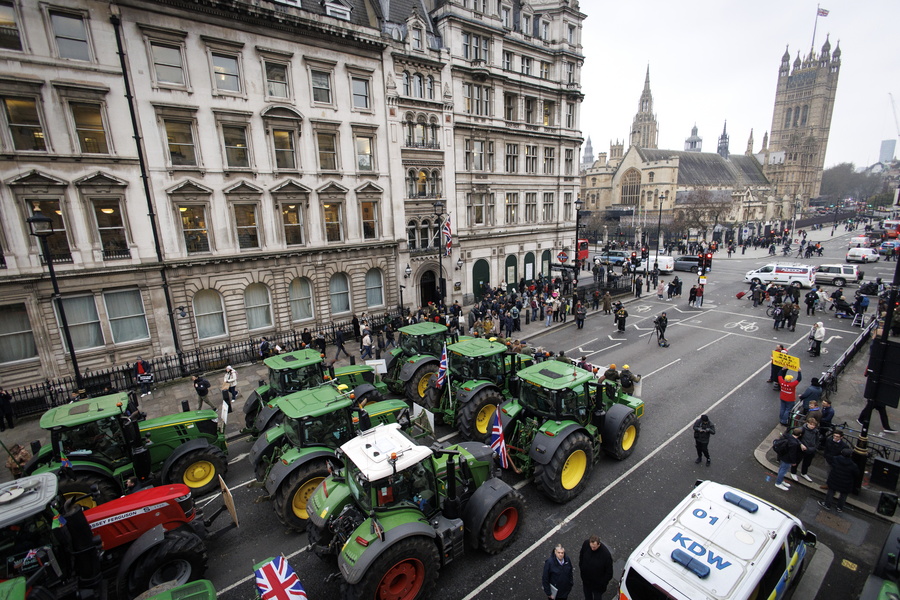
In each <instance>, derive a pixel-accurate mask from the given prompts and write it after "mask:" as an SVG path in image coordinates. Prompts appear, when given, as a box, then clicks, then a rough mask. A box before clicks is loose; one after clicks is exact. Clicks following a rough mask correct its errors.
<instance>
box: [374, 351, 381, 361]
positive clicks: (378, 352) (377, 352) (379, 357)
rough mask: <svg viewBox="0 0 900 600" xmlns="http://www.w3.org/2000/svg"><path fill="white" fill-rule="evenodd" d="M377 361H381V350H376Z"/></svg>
mask: <svg viewBox="0 0 900 600" xmlns="http://www.w3.org/2000/svg"><path fill="white" fill-rule="evenodd" d="M375 360H381V348H375Z"/></svg>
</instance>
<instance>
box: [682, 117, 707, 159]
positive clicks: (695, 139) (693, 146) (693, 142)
mask: <svg viewBox="0 0 900 600" xmlns="http://www.w3.org/2000/svg"><path fill="white" fill-rule="evenodd" d="M684 151H685V152H703V138H702V137H700V136H699V135H697V124H696V123H694V126H693V127H692V128H691V137H689V138H685V140H684Z"/></svg>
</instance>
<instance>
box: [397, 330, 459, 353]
mask: <svg viewBox="0 0 900 600" xmlns="http://www.w3.org/2000/svg"><path fill="white" fill-rule="evenodd" d="M399 333H400V340H399V344H398V345H399V346H400V350H401V351H402V353H403V355H404V356H416V355H419V354H426V355H430V356H440V355H441V352H443V348H444V342H445V341H446V340H447V328H446V327H445V326H444V325H441V324H440V323H428V322H425V323H416V324H413V325H407V326H406V327H401V328H400V330H399Z"/></svg>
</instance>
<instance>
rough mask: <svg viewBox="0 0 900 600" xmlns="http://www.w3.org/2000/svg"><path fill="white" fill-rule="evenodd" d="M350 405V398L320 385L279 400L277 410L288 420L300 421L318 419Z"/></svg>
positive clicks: (330, 387) (333, 387)
mask: <svg viewBox="0 0 900 600" xmlns="http://www.w3.org/2000/svg"><path fill="white" fill-rule="evenodd" d="M341 387H346V386H341ZM352 403H353V401H352V400H351V399H350V396H349V395H348V394H345V393H342V392H341V391H338V390H337V389H335V386H333V385H320V386H318V387H314V388H310V389H307V390H301V391H299V392H294V393H293V394H288V395H287V396H284V397H282V398H279V399H278V408H279V409H281V412H283V413H284V415H285V416H286V417H288V418H289V419H300V418H303V417H319V416H322V415H324V414H327V413H330V412H334V411H335V410H338V409H341V408H346V407H348V406H350V405H351V404H352Z"/></svg>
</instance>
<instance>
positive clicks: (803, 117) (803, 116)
mask: <svg viewBox="0 0 900 600" xmlns="http://www.w3.org/2000/svg"><path fill="white" fill-rule="evenodd" d="M808 117H809V104H804V105H803V113H802V114H801V116H800V126H801V127H802V126H804V125H806V120H807V118H808Z"/></svg>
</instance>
